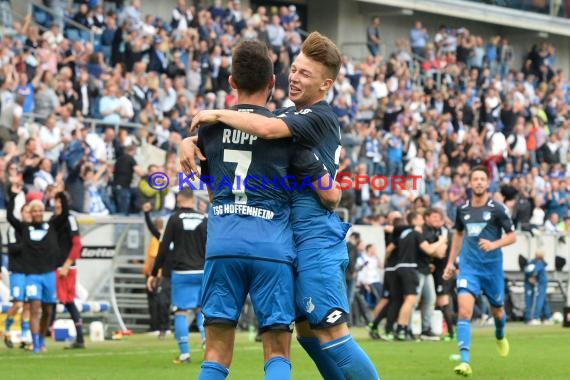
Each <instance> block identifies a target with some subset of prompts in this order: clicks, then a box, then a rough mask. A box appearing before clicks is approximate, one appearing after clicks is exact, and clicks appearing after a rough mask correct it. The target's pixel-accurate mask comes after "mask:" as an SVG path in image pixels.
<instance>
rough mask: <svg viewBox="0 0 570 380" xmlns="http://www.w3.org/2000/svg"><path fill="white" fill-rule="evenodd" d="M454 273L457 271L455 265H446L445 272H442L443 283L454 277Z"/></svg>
mask: <svg viewBox="0 0 570 380" xmlns="http://www.w3.org/2000/svg"><path fill="white" fill-rule="evenodd" d="M456 272H457V269H455V265H453V264H447V266H446V267H445V270H444V271H443V276H442V277H443V279H444V280H445V281H447V280H450V279H452V278H453V276H455V273H456Z"/></svg>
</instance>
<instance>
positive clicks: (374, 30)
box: [366, 16, 382, 57]
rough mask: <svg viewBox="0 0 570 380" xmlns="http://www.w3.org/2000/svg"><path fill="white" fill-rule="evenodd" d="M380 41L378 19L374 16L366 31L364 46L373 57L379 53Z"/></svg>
mask: <svg viewBox="0 0 570 380" xmlns="http://www.w3.org/2000/svg"><path fill="white" fill-rule="evenodd" d="M381 42H382V39H381V38H380V17H378V16H374V17H373V18H372V23H371V24H370V25H369V26H368V29H367V30H366V46H367V47H368V51H369V52H370V54H372V55H373V56H374V57H376V56H377V55H378V54H379V53H380V43H381Z"/></svg>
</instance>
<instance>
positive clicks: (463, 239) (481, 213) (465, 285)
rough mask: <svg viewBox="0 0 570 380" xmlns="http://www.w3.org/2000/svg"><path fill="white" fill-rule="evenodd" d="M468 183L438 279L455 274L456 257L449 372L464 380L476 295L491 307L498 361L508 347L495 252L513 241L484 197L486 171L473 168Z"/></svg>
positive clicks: (508, 223)
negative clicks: (454, 362)
mask: <svg viewBox="0 0 570 380" xmlns="http://www.w3.org/2000/svg"><path fill="white" fill-rule="evenodd" d="M469 184H470V187H471V189H472V191H473V196H472V197H471V199H470V200H468V201H467V202H466V203H465V204H463V205H461V206H459V207H458V208H457V217H456V219H455V229H456V231H457V232H456V233H455V234H454V235H453V239H452V243H451V251H450V253H449V260H448V262H447V266H446V268H445V271H444V274H443V278H444V279H445V280H448V279H450V278H452V277H453V276H454V275H455V273H456V268H455V260H456V258H457V255H458V254H459V269H460V270H459V273H458V274H457V291H458V297H457V302H458V309H459V310H458V313H457V316H458V321H457V344H458V346H459V351H460V354H461V363H460V364H459V365H458V366H456V367H455V369H454V370H455V373H457V374H458V375H461V376H466V377H467V376H471V375H472V373H473V371H472V369H471V365H470V360H469V359H470V358H469V351H470V348H471V317H472V315H473V306H474V304H475V299H476V298H477V297H479V295H480V294H481V292H482V293H483V294H485V296H486V297H487V299H488V300H489V303H490V304H491V313H492V314H493V317H494V319H495V337H496V338H497V351H498V353H499V355H500V356H502V357H506V356H507V355H508V354H509V342H508V341H507V338H506V337H505V323H506V314H505V309H504V307H503V303H504V298H505V288H504V287H505V282H504V274H503V252H502V251H501V248H502V247H505V246H507V245H510V244H513V243H514V242H515V241H516V235H515V232H514V231H515V228H514V225H513V222H512V220H511V217H510V216H509V212H508V210H507V208H506V207H505V205H503V204H500V203H497V202H496V201H494V200H493V199H491V197H490V195H489V193H488V188H489V174H488V173H487V170H486V169H485V168H484V167H480V166H479V167H476V168H474V169H473V170H472V171H471V173H470V175H469ZM503 231H504V232H505V234H504V235H503V234H502V232H503Z"/></svg>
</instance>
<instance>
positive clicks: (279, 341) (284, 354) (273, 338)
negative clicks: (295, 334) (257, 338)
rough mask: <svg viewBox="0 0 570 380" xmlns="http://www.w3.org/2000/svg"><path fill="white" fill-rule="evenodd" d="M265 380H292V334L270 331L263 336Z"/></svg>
mask: <svg viewBox="0 0 570 380" xmlns="http://www.w3.org/2000/svg"><path fill="white" fill-rule="evenodd" d="M261 341H262V342H263V360H264V363H265V366H264V371H265V379H271V380H273V379H275V380H288V379H290V378H291V333H290V332H289V331H277V330H269V331H265V332H263V333H262V334H261Z"/></svg>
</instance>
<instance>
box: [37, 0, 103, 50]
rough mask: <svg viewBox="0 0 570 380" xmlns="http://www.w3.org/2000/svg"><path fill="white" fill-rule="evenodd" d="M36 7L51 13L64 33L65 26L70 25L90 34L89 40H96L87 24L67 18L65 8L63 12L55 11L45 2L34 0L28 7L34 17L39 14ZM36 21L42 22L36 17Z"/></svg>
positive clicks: (92, 41)
mask: <svg viewBox="0 0 570 380" xmlns="http://www.w3.org/2000/svg"><path fill="white" fill-rule="evenodd" d="M35 8H38V9H39V10H40V11H41V12H44V13H47V14H49V15H50V17H51V18H52V21H53V22H58V23H59V24H60V28H61V32H62V33H65V30H64V29H65V26H70V27H72V29H76V30H78V31H79V32H83V33H84V34H87V35H88V36H89V41H90V42H91V43H94V42H95V33H94V32H93V31H92V30H91V29H89V28H86V27H85V26H83V25H81V24H79V23H77V22H75V21H73V20H71V19H69V18H66V17H65V15H64V13H63V12H64V10H62V13H61V14H60V13H58V12H55V11H54V10H53V9H51V8H49V7H46V6H45V5H43V4H39V3H36V2H33V1H32V2H30V5H29V7H28V13H29V14H31V15H32V18H33V17H34V15H37V13H36V12H35ZM34 21H35V22H36V24H41V23H39V22H38V21H37V20H35V19H34ZM43 26H44V27H45V26H46V25H43ZM62 26H63V27H62ZM78 37H79V39H81V37H80V36H78ZM68 38H69V36H68ZM70 39H71V38H70Z"/></svg>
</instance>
